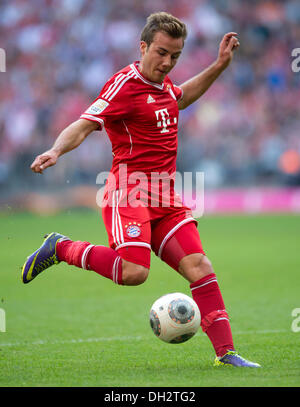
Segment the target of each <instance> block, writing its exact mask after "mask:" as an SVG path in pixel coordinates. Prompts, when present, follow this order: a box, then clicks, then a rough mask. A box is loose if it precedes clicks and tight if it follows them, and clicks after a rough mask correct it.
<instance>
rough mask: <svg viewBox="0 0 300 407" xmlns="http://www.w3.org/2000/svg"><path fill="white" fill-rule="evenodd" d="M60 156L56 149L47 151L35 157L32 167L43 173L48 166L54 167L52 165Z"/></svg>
mask: <svg viewBox="0 0 300 407" xmlns="http://www.w3.org/2000/svg"><path fill="white" fill-rule="evenodd" d="M58 157H59V155H58V153H57V152H55V151H54V150H49V151H46V152H45V153H43V154H40V155H38V156H37V157H36V158H35V160H34V161H33V163H32V164H31V166H30V168H31V169H32V171H33V172H36V173H39V174H42V173H43V171H44V170H45V169H46V168H48V167H52V165H55V164H56V161H57V159H58Z"/></svg>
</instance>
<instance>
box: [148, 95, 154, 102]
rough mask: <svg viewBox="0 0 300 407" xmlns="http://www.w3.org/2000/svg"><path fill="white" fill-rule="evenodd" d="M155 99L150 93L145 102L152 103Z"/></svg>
mask: <svg viewBox="0 0 300 407" xmlns="http://www.w3.org/2000/svg"><path fill="white" fill-rule="evenodd" d="M154 102H155V99H153V97H152V96H151V95H149V96H148V99H147V103H154Z"/></svg>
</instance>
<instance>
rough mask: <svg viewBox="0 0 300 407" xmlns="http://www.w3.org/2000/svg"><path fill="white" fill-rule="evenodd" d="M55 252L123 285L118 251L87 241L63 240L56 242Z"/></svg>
mask: <svg viewBox="0 0 300 407" xmlns="http://www.w3.org/2000/svg"><path fill="white" fill-rule="evenodd" d="M56 254H57V257H58V259H59V260H60V261H65V262H66V263H68V264H70V265H74V266H77V267H80V268H82V269H86V270H93V271H95V272H96V273H98V274H100V275H101V276H103V277H106V278H109V279H110V280H112V281H113V282H114V283H116V284H120V285H123V281H122V259H121V257H120V256H119V255H118V253H117V252H116V251H115V250H113V249H110V248H109V247H105V246H94V245H92V244H90V243H89V242H80V241H76V242H73V241H72V240H64V241H62V242H57V246H56Z"/></svg>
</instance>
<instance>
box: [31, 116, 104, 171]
mask: <svg viewBox="0 0 300 407" xmlns="http://www.w3.org/2000/svg"><path fill="white" fill-rule="evenodd" d="M97 128H98V124H97V123H95V122H92V121H88V120H84V119H79V120H77V121H76V122H74V123H72V124H70V125H69V126H68V127H67V128H66V129H64V130H63V131H62V132H61V133H60V135H59V136H58V137H57V139H56V140H55V143H54V144H53V146H52V148H51V149H50V150H48V151H46V152H45V153H43V154H41V155H38V156H37V157H36V158H35V160H34V161H33V163H32V164H31V167H30V168H31V169H32V171H34V172H37V173H40V174H41V173H42V172H43V171H44V170H45V169H46V168H48V167H52V165H55V164H56V161H57V160H58V158H59V157H60V156H61V155H63V154H65V153H67V152H68V151H71V150H74V148H76V147H78V146H79V145H80V144H81V143H82V142H83V140H84V139H85V138H86V137H87V136H88V135H89V134H90V133H91V132H92V131H93V130H96V129H97Z"/></svg>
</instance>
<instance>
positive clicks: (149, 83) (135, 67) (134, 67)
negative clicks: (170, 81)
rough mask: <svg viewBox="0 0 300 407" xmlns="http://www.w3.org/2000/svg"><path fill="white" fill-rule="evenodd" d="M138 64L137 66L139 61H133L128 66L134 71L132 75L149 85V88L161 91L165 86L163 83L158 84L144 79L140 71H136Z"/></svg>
mask: <svg viewBox="0 0 300 407" xmlns="http://www.w3.org/2000/svg"><path fill="white" fill-rule="evenodd" d="M138 64H139V61H135V62H134V63H133V64H131V65H130V68H131V69H132V70H133V71H134V73H135V74H136V75H137V76H138V77H139V78H140V79H141V80H142V81H143V82H145V83H147V84H148V85H151V86H154V87H155V88H157V89H160V90H163V89H164V86H165V83H164V82H163V83H161V84H160V83H156V82H151V81H148V79H146V78H145V77H144V76H143V75H142V73H141V72H140V70H139V69H138Z"/></svg>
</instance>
